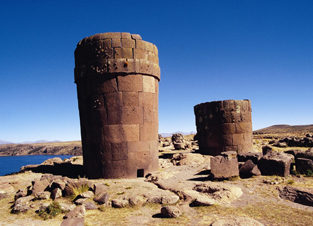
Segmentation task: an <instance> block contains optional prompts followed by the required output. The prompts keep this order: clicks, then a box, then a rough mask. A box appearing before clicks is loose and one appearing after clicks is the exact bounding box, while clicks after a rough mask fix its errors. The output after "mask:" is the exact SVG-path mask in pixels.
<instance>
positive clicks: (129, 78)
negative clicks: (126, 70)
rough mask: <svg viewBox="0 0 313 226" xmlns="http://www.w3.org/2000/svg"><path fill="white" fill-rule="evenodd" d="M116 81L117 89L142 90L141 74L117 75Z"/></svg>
mask: <svg viewBox="0 0 313 226" xmlns="http://www.w3.org/2000/svg"><path fill="white" fill-rule="evenodd" d="M117 81H118V89H119V91H128V92H139V91H143V82H142V75H141V74H130V75H126V76H118V77H117Z"/></svg>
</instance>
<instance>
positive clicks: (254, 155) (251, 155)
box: [237, 152, 263, 164]
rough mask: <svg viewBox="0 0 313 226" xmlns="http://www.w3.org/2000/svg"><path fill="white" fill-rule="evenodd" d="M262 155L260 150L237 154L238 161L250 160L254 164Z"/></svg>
mask: <svg viewBox="0 0 313 226" xmlns="http://www.w3.org/2000/svg"><path fill="white" fill-rule="evenodd" d="M262 156H263V154H262V153H260V152H245V153H240V154H238V155H237V157H238V162H246V161H248V160H251V161H252V162H253V163H254V164H257V163H258V161H259V160H260V159H261V158H262Z"/></svg>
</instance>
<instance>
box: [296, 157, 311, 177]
mask: <svg viewBox="0 0 313 226" xmlns="http://www.w3.org/2000/svg"><path fill="white" fill-rule="evenodd" d="M296 169H297V171H298V172H299V173H301V174H307V173H308V172H309V170H310V171H311V172H313V160H311V159H306V158H297V159H296Z"/></svg>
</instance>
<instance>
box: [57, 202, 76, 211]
mask: <svg viewBox="0 0 313 226" xmlns="http://www.w3.org/2000/svg"><path fill="white" fill-rule="evenodd" d="M59 204H60V206H61V210H62V211H64V212H68V211H71V210H73V209H75V208H76V205H75V204H68V203H62V202H61V203H59Z"/></svg>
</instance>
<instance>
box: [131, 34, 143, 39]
mask: <svg viewBox="0 0 313 226" xmlns="http://www.w3.org/2000/svg"><path fill="white" fill-rule="evenodd" d="M131 36H132V39H135V40H141V39H142V38H141V36H140V35H138V34H132V35H131Z"/></svg>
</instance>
